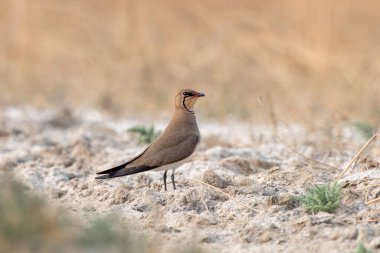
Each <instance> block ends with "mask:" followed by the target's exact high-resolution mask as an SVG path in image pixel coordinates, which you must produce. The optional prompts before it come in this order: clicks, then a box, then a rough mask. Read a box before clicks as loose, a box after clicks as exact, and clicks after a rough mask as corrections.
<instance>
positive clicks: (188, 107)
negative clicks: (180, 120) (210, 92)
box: [175, 89, 205, 113]
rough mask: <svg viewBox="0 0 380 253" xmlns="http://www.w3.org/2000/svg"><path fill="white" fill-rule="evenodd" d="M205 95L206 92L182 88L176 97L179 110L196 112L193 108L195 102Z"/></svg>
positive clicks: (176, 105)
mask: <svg viewBox="0 0 380 253" xmlns="http://www.w3.org/2000/svg"><path fill="white" fill-rule="evenodd" d="M204 96H205V94H204V93H202V92H197V91H195V90H190V89H183V90H180V91H179V92H178V93H177V95H176V97H175V107H176V109H177V110H178V109H180V110H184V111H185V112H188V113H194V111H193V109H194V105H195V103H196V102H197V100H198V98H200V97H204Z"/></svg>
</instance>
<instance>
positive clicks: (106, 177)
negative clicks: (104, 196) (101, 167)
mask: <svg viewBox="0 0 380 253" xmlns="http://www.w3.org/2000/svg"><path fill="white" fill-rule="evenodd" d="M96 174H98V173H96ZM108 178H110V176H109V175H108V174H107V175H103V176H100V177H96V178H95V179H108Z"/></svg>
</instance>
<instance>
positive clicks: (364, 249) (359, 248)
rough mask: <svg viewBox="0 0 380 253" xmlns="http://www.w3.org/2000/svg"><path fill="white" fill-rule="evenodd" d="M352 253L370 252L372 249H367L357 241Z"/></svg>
mask: <svg viewBox="0 0 380 253" xmlns="http://www.w3.org/2000/svg"><path fill="white" fill-rule="evenodd" d="M352 253H372V250H369V249H367V248H366V247H365V246H364V245H363V244H362V243H359V245H358V247H356V250H355V251H354V252H352Z"/></svg>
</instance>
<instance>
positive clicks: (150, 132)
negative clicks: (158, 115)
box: [128, 126, 161, 144]
mask: <svg viewBox="0 0 380 253" xmlns="http://www.w3.org/2000/svg"><path fill="white" fill-rule="evenodd" d="M128 132H131V133H136V134H137V135H138V137H139V142H140V143H145V144H149V143H151V142H152V141H154V140H155V139H156V138H157V137H158V136H159V135H160V133H161V131H156V130H155V129H154V126H151V127H146V126H135V127H131V128H129V129H128Z"/></svg>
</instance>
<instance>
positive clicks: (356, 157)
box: [334, 134, 380, 183]
mask: <svg viewBox="0 0 380 253" xmlns="http://www.w3.org/2000/svg"><path fill="white" fill-rule="evenodd" d="M379 135H380V134H375V135H373V136H372V137H371V138H370V139H369V140H368V141H367V143H366V144H364V146H363V147H362V148H361V149H360V150H359V151H358V152H357V153H356V155H355V156H354V158H352V160H351V161H350V163H349V164H348V165H347V166H346V168H345V169H344V170H343V171H342V172H341V173H340V174H339V176H338V177H337V178H336V179H335V181H334V182H335V183H336V182H337V181H338V180H339V179H341V178H342V177H343V175H344V174H345V173H346V172H347V171H348V170H349V168H350V167H351V165H352V164H353V163H354V162H355V161H356V160H357V159H358V158H359V156H360V155H361V153H363V152H364V150H365V149H366V148H367V147H368V146H369V145H370V144H371V143H372V142H373V141H374V140H375V139H376V137H378V136H379Z"/></svg>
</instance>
